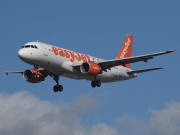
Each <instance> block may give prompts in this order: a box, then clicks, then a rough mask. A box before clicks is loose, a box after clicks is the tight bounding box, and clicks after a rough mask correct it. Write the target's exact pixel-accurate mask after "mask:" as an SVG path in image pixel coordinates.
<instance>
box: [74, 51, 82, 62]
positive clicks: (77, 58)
mask: <svg viewBox="0 0 180 135" xmlns="http://www.w3.org/2000/svg"><path fill="white" fill-rule="evenodd" d="M76 54H77V55H76V56H75V58H76V60H77V61H81V56H80V55H79V53H78V52H76Z"/></svg>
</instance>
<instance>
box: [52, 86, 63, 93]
mask: <svg viewBox="0 0 180 135" xmlns="http://www.w3.org/2000/svg"><path fill="white" fill-rule="evenodd" d="M53 90H54V92H58V91H59V92H62V91H63V86H62V85H55V86H54V87H53Z"/></svg>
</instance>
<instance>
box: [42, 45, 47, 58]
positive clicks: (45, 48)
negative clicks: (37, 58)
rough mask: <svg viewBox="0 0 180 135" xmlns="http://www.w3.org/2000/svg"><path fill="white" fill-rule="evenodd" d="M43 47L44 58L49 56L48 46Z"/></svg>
mask: <svg viewBox="0 0 180 135" xmlns="http://www.w3.org/2000/svg"><path fill="white" fill-rule="evenodd" d="M43 47H44V56H48V46H47V45H43Z"/></svg>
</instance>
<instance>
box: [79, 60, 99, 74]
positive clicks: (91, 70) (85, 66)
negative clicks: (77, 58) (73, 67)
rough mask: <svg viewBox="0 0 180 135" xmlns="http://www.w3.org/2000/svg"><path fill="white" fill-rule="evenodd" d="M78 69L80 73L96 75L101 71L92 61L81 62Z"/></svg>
mask: <svg viewBox="0 0 180 135" xmlns="http://www.w3.org/2000/svg"><path fill="white" fill-rule="evenodd" d="M80 70H81V72H82V73H84V74H88V75H97V74H101V73H102V70H101V67H100V66H99V65H97V64H95V63H92V62H84V63H82V65H81V66H80Z"/></svg>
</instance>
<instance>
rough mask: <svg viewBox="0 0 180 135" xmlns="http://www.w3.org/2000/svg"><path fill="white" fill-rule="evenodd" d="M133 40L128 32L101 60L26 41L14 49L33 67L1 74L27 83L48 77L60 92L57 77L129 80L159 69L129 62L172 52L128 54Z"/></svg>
mask: <svg viewBox="0 0 180 135" xmlns="http://www.w3.org/2000/svg"><path fill="white" fill-rule="evenodd" d="M133 39H134V37H133V36H132V35H130V34H129V35H127V36H126V38H125V41H124V43H123V45H122V47H121V49H120V51H119V52H118V54H117V56H116V58H115V59H111V60H103V59H100V58H96V57H93V56H90V55H86V54H82V53H79V52H75V51H71V50H68V49H64V48H61V47H57V46H54V45H49V44H46V43H42V42H38V41H37V42H28V43H26V44H24V45H23V46H22V48H21V49H20V50H19V51H18V56H19V58H20V59H21V60H22V61H24V62H25V63H28V64H30V65H32V66H33V68H31V69H27V70H25V71H5V73H6V75H8V74H9V73H21V74H22V75H23V78H24V80H26V81H27V82H30V83H39V82H41V81H44V80H45V78H46V77H47V76H50V77H52V78H53V79H54V80H55V82H56V85H54V87H53V90H54V92H58V91H59V92H62V91H63V86H62V85H60V84H59V77H60V76H64V77H67V78H72V79H86V80H89V81H91V86H92V87H93V88H95V87H100V86H101V83H108V82H117V81H123V80H129V79H132V78H135V77H137V74H138V73H143V72H148V71H153V70H159V69H162V68H161V67H155V68H147V69H140V70H132V69H130V64H131V63H135V62H140V61H144V62H147V61H148V60H150V59H153V58H154V57H155V56H159V55H163V54H168V53H172V52H174V53H176V49H174V50H168V51H163V52H157V53H152V54H145V55H139V56H132V45H133Z"/></svg>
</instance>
